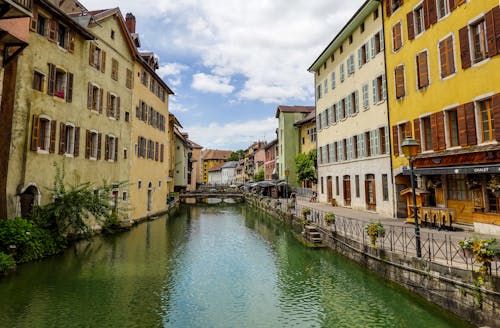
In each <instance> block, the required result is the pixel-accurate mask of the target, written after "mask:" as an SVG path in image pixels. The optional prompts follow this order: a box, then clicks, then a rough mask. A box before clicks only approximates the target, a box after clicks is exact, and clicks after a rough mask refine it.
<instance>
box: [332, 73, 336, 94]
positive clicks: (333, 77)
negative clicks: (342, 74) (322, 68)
mask: <svg viewBox="0 0 500 328" xmlns="http://www.w3.org/2000/svg"><path fill="white" fill-rule="evenodd" d="M335 80H336V79H335V71H333V72H332V90H333V89H335V83H336V81H335Z"/></svg>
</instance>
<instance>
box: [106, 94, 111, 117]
mask: <svg viewBox="0 0 500 328" xmlns="http://www.w3.org/2000/svg"><path fill="white" fill-rule="evenodd" d="M106 116H107V117H111V93H109V91H108V92H106Z"/></svg>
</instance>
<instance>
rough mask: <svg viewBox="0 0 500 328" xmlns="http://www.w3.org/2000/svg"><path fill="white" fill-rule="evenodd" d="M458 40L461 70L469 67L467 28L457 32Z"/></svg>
mask: <svg viewBox="0 0 500 328" xmlns="http://www.w3.org/2000/svg"><path fill="white" fill-rule="evenodd" d="M458 36H459V39H460V59H461V60H462V68H463V69H466V68H469V67H470V66H471V59H470V48H469V28H468V27H467V26H465V27H463V28H461V29H460V30H459V31H458Z"/></svg>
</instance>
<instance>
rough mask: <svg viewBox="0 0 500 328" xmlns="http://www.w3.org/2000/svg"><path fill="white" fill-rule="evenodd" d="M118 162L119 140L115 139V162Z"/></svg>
mask: <svg viewBox="0 0 500 328" xmlns="http://www.w3.org/2000/svg"><path fill="white" fill-rule="evenodd" d="M116 161H118V138H115V162H116Z"/></svg>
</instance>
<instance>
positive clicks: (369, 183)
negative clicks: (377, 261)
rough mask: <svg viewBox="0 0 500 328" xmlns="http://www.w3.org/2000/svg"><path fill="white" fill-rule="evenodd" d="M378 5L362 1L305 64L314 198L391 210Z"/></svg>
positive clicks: (388, 212) (389, 213)
mask: <svg viewBox="0 0 500 328" xmlns="http://www.w3.org/2000/svg"><path fill="white" fill-rule="evenodd" d="M383 40H384V37H383V27H382V8H381V5H380V2H379V1H374V0H373V1H366V2H365V3H364V5H363V6H362V7H361V8H360V9H359V10H358V11H357V12H356V13H355V15H354V16H353V17H352V18H351V19H350V20H349V22H348V23H347V24H346V25H345V26H344V27H343V28H342V30H341V31H340V32H339V33H338V34H337V36H336V37H335V38H334V39H333V40H332V41H331V42H330V44H329V45H328V46H327V47H326V49H325V50H324V51H323V52H322V53H321V54H320V55H319V57H318V58H317V59H316V60H315V61H314V63H313V64H312V65H311V67H310V68H309V71H310V72H312V73H314V77H315V86H316V113H317V114H316V124H317V145H318V177H319V181H318V184H319V200H320V201H322V202H331V201H332V200H333V199H335V200H336V202H337V204H339V205H341V206H345V207H350V208H353V209H356V210H368V211H374V212H377V213H380V214H381V215H385V216H393V213H394V211H393V205H392V204H393V200H392V197H393V192H392V188H393V187H392V182H391V163H390V150H389V147H390V145H389V131H388V114H387V113H388V112H387V101H386V98H387V97H386V79H385V65H384V42H383Z"/></svg>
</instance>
